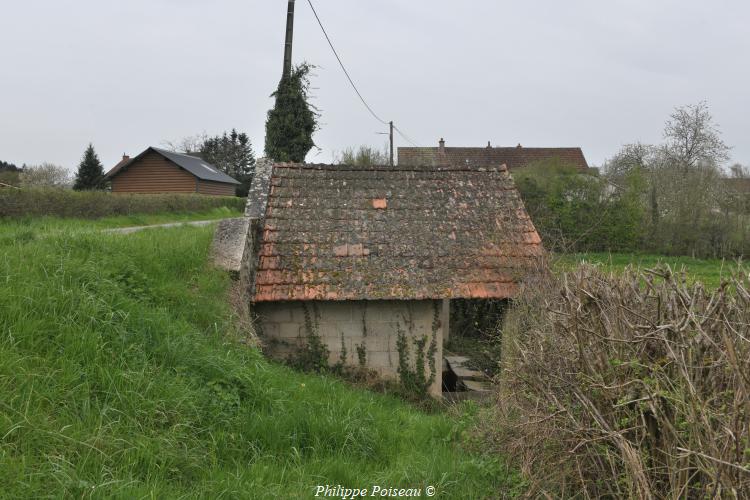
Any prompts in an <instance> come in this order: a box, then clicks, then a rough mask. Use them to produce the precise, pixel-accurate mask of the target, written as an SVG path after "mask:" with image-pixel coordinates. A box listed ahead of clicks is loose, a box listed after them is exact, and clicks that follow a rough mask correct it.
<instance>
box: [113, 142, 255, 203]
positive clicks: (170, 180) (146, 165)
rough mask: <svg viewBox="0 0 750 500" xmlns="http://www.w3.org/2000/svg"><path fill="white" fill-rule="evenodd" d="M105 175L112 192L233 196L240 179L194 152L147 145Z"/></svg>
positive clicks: (123, 159) (124, 158) (125, 158)
mask: <svg viewBox="0 0 750 500" xmlns="http://www.w3.org/2000/svg"><path fill="white" fill-rule="evenodd" d="M105 178H106V179H107V180H108V181H109V182H110V183H111V185H112V192H113V193H199V194H208V195H218V196H234V195H235V188H236V186H238V185H239V184H240V183H239V182H238V181H237V180H235V179H233V178H232V177H230V176H228V175H227V174H225V173H224V172H222V171H220V170H219V169H218V168H216V167H214V166H213V165H211V164H210V163H207V162H205V161H203V160H202V159H201V158H199V157H197V156H192V155H188V154H181V153H174V152H172V151H166V150H164V149H158V148H154V147H150V148H148V149H146V150H145V151H144V152H142V153H141V154H139V155H138V156H136V157H134V158H130V157H128V156H123V158H122V161H120V163H118V164H117V165H115V166H114V168H112V170H110V171H109V172H107V174H106V176H105Z"/></svg>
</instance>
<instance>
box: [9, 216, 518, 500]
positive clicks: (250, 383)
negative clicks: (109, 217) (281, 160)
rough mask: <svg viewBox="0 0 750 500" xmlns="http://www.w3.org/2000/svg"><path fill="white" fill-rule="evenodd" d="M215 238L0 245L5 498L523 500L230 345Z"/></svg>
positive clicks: (502, 478)
mask: <svg viewBox="0 0 750 500" xmlns="http://www.w3.org/2000/svg"><path fill="white" fill-rule="evenodd" d="M211 233H212V230H211V229H210V228H194V227H185V228H175V229H168V230H153V231H147V232H143V233H136V234H132V235H128V236H123V235H109V234H102V233H96V232H91V233H81V232H70V231H63V232H60V233H58V234H55V235H49V236H46V237H42V236H44V234H45V233H43V232H41V231H39V230H37V229H34V228H32V229H29V230H27V231H24V232H19V231H16V232H15V233H14V235H15V236H17V237H14V238H12V239H10V238H8V239H3V240H0V491H2V494H3V496H5V497H12V498H29V497H55V498H57V497H77V498H81V497H116V498H142V497H149V498H175V497H190V498H222V497H225V498H237V497H239V498H271V497H286V498H304V497H311V496H313V494H314V487H315V486H316V485H319V484H332V485H336V484H341V485H347V486H356V487H369V486H372V485H375V484H377V485H386V486H412V487H424V486H427V485H434V486H435V487H436V488H437V491H438V497H441V498H483V497H487V496H495V495H500V494H502V493H501V492H503V491H506V490H508V489H511V488H515V487H517V480H516V479H515V476H513V475H512V474H510V473H509V472H507V470H506V469H505V467H504V466H503V465H502V463H501V461H500V460H499V459H497V458H490V457H489V456H485V455H480V454H472V453H469V452H467V451H464V450H463V449H462V447H461V446H460V445H459V444H458V442H459V440H460V437H461V436H462V434H463V431H464V429H465V428H466V426H467V424H468V423H469V420H467V419H462V420H453V419H449V418H448V417H446V416H444V415H426V414H424V413H421V412H419V411H417V410H415V409H414V408H412V407H410V406H408V405H406V404H405V403H403V402H400V401H399V400H397V399H395V398H391V397H387V396H381V395H376V394H371V393H367V392H364V391H358V390H355V389H352V388H350V387H348V386H346V385H345V384H344V383H342V382H340V381H337V380H335V379H333V378H330V377H325V376H313V375H304V374H299V373H296V372H293V371H291V370H290V369H287V368H284V367H282V366H279V365H275V364H271V363H269V362H267V361H266V360H265V359H264V358H262V357H261V355H260V354H259V353H258V352H257V351H255V350H253V349H250V348H247V347H242V346H239V345H236V344H235V343H233V342H231V341H230V340H229V339H230V338H231V336H232V333H233V329H234V328H235V327H234V325H233V323H232V321H231V315H230V311H229V309H228V306H227V302H226V291H227V287H228V286H229V280H228V278H227V276H226V275H225V273H223V272H220V271H218V270H215V269H213V268H211V267H209V266H208V265H207V264H206V255H207V252H208V248H209V245H210V240H211Z"/></svg>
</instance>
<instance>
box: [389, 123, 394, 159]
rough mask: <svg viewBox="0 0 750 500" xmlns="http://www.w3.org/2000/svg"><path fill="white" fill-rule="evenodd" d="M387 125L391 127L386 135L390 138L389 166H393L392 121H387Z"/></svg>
mask: <svg viewBox="0 0 750 500" xmlns="http://www.w3.org/2000/svg"><path fill="white" fill-rule="evenodd" d="M388 125H390V127H391V129H390V133H389V135H388V136H389V138H390V139H391V166H393V122H392V121H390V122H388Z"/></svg>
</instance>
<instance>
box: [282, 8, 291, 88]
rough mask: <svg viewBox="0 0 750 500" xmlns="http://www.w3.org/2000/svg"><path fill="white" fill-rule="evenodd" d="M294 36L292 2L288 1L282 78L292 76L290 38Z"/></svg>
mask: <svg viewBox="0 0 750 500" xmlns="http://www.w3.org/2000/svg"><path fill="white" fill-rule="evenodd" d="M293 36H294V0H289V6H288V8H287V13H286V42H285V43H284V72H283V73H282V78H286V77H287V76H289V75H291V74H292V38H293Z"/></svg>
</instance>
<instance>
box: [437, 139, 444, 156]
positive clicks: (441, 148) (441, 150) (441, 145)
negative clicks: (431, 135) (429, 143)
mask: <svg viewBox="0 0 750 500" xmlns="http://www.w3.org/2000/svg"><path fill="white" fill-rule="evenodd" d="M438 145H439V146H438V153H441V154H442V153H445V139H443V138H442V137H441V138H440V141H439V142H438Z"/></svg>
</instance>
